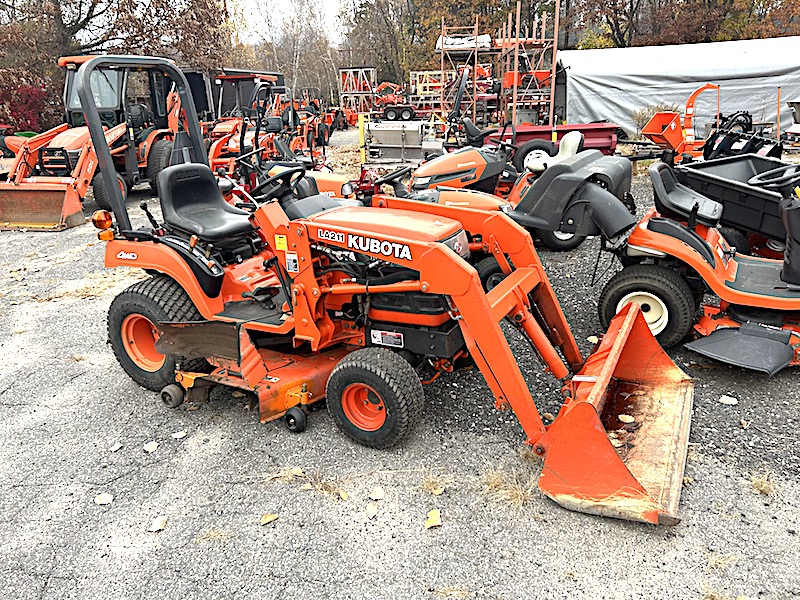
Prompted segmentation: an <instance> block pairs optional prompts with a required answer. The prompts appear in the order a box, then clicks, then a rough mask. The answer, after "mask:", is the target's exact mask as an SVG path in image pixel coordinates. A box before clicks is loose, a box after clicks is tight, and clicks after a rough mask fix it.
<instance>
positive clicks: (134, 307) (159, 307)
mask: <svg viewBox="0 0 800 600" xmlns="http://www.w3.org/2000/svg"><path fill="white" fill-rule="evenodd" d="M202 320H203V317H202V316H201V315H200V313H199V312H198V311H197V308H195V306H194V304H193V303H192V300H191V298H189V295H188V294H187V293H186V292H185V291H184V289H183V288H182V287H181V286H180V285H179V284H178V282H176V281H175V280H174V279H172V278H170V277H167V276H166V275H157V276H155V277H150V278H149V279H145V280H143V281H138V282H136V283H134V284H133V285H132V286H130V287H129V288H128V289H126V290H125V291H124V292H122V293H121V294H120V295H119V296H117V297H116V298H114V301H113V302H112V303H111V307H110V308H109V309H108V339H109V342H111V348H112V349H113V350H114V355H115V356H116V357H117V360H118V361H119V364H120V366H121V367H122V369H123V370H124V371H125V372H126V373H127V374H128V375H129V376H130V378H131V379H133V380H134V381H135V382H136V383H138V384H139V385H141V386H142V387H145V388H147V389H148V390H153V391H154V392H159V391H161V390H163V389H164V388H165V387H166V386H168V385H169V384H171V383H174V382H175V369H176V367H177V365H178V363H179V362H180V364H181V368H182V369H183V370H185V371H195V372H204V371H206V372H207V371H208V369H209V364H208V363H207V362H206V361H205V360H204V359H202V358H200V359H193V360H185V361H181V360H180V357H179V356H176V355H174V354H166V355H164V354H161V353H160V352H158V350H156V349H155V344H156V341H157V340H158V327H157V325H158V323H160V322H165V321H202Z"/></svg>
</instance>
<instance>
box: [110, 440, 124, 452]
mask: <svg viewBox="0 0 800 600" xmlns="http://www.w3.org/2000/svg"><path fill="white" fill-rule="evenodd" d="M117 450H122V444H120V443H119V442H117V443H116V444H114V445H113V446H111V448H109V449H108V451H109V452H116V451H117Z"/></svg>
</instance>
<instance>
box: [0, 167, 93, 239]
mask: <svg viewBox="0 0 800 600" xmlns="http://www.w3.org/2000/svg"><path fill="white" fill-rule="evenodd" d="M67 179H69V178H67ZM70 181H71V179H70ZM85 222H86V219H85V217H84V216H83V211H82V210H81V203H80V200H79V199H78V195H77V193H76V192H75V190H74V189H73V188H72V187H71V186H70V185H65V184H64V183H61V182H58V183H39V182H35V183H34V182H28V181H23V182H22V183H20V184H14V183H0V230H9V229H32V230H34V231H59V230H61V229H67V228H68V227H76V226H77V225H82V224H83V223H85Z"/></svg>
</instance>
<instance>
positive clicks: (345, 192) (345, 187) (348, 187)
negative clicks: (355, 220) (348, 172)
mask: <svg viewBox="0 0 800 600" xmlns="http://www.w3.org/2000/svg"><path fill="white" fill-rule="evenodd" d="M352 193H353V184H351V183H350V182H349V181H348V182H347V183H343V184H342V197H344V198H347V197H348V196H349V195H350V194H352Z"/></svg>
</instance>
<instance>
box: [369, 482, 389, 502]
mask: <svg viewBox="0 0 800 600" xmlns="http://www.w3.org/2000/svg"><path fill="white" fill-rule="evenodd" d="M385 497H386V494H385V493H384V491H383V488H382V487H381V486H379V485H376V486H375V487H374V488H372V491H371V492H370V493H369V499H370V500H383V499H384V498H385Z"/></svg>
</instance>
